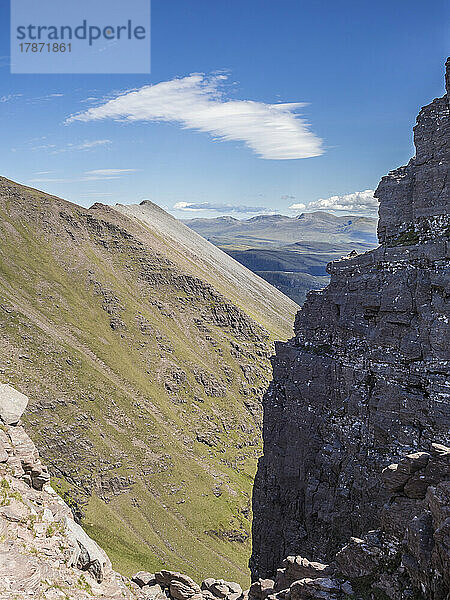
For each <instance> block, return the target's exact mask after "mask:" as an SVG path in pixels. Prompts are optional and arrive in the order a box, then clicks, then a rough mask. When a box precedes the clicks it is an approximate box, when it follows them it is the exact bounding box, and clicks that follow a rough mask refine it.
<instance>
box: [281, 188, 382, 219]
mask: <svg viewBox="0 0 450 600" xmlns="http://www.w3.org/2000/svg"><path fill="white" fill-rule="evenodd" d="M289 208H290V209H291V210H304V209H305V208H307V209H308V210H332V211H338V212H342V211H344V212H354V213H363V214H367V215H373V214H376V212H377V210H378V200H376V198H374V190H364V191H362V192H353V193H352V194H344V195H343V196H330V197H329V198H319V199H318V200H314V201H313V202H310V203H309V204H308V206H307V207H306V206H305V204H291V206H290V207H289Z"/></svg>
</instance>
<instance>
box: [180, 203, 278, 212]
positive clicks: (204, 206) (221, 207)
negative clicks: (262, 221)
mask: <svg viewBox="0 0 450 600" xmlns="http://www.w3.org/2000/svg"><path fill="white" fill-rule="evenodd" d="M173 208H174V210H182V211H185V212H199V211H205V210H212V211H214V212H219V213H230V212H231V213H249V214H254V213H267V212H270V213H272V212H273V210H270V209H268V208H267V207H265V206H245V205H243V204H221V203H214V202H177V203H176V204H174V206H173Z"/></svg>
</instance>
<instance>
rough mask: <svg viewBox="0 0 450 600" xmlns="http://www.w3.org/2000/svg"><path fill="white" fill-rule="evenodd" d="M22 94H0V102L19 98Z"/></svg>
mask: <svg viewBox="0 0 450 600" xmlns="http://www.w3.org/2000/svg"><path fill="white" fill-rule="evenodd" d="M22 96H23V94H7V95H6V96H0V102H1V103H3V102H12V101H13V100H16V99H17V98H21V97H22Z"/></svg>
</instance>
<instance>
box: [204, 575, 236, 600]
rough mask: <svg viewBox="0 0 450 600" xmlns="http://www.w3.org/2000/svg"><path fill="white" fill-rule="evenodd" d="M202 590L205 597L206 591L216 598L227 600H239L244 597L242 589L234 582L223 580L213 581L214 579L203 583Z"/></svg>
mask: <svg viewBox="0 0 450 600" xmlns="http://www.w3.org/2000/svg"><path fill="white" fill-rule="evenodd" d="M201 589H202V592H203V596H205V591H206V592H209V593H210V594H212V596H213V597H214V598H220V599H222V598H223V599H226V600H238V598H240V597H241V596H242V588H241V586H240V585H239V584H238V583H234V582H233V581H224V580H223V579H213V578H212V577H210V578H208V579H205V580H204V581H203V582H202V585H201Z"/></svg>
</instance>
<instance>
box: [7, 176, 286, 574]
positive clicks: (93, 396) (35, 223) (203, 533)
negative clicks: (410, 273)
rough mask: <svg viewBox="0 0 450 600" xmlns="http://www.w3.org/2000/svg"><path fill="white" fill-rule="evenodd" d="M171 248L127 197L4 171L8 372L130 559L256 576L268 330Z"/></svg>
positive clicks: (73, 491) (130, 567) (55, 464)
mask: <svg viewBox="0 0 450 600" xmlns="http://www.w3.org/2000/svg"><path fill="white" fill-rule="evenodd" d="M169 255H170V258H171V260H172V261H174V260H176V255H177V250H176V249H174V248H168V247H167V244H166V243H165V242H164V240H162V239H160V238H158V236H157V235H155V234H154V233H153V234H152V233H151V232H149V231H148V230H145V229H144V228H142V227H141V226H139V225H138V223H133V222H131V221H129V220H128V219H127V218H126V217H123V216H121V215H118V214H117V213H115V212H113V211H110V210H108V209H106V208H98V209H97V210H91V211H87V210H85V209H81V208H79V207H77V206H75V205H72V204H69V203H66V202H64V201H62V200H59V199H55V198H52V197H49V196H46V195H45V194H43V193H41V192H37V191H35V190H30V189H29V188H24V187H23V186H18V185H16V184H13V183H12V182H9V181H8V180H4V179H0V336H1V342H2V343H1V345H0V380H1V381H2V382H10V383H11V384H13V385H15V386H16V387H17V388H18V389H20V390H22V391H24V392H25V393H27V394H28V395H29V396H30V400H31V402H30V407H29V409H28V411H27V413H26V415H25V420H26V423H27V426H28V427H29V428H30V430H31V431H32V433H33V437H34V440H35V441H36V443H37V444H38V446H39V448H40V450H41V452H42V453H43V455H44V457H45V459H46V460H47V462H48V463H49V464H50V465H51V468H52V472H53V474H54V475H55V478H54V482H55V485H57V486H58V487H59V488H60V490H61V493H63V494H68V497H70V498H71V499H72V500H73V501H74V502H77V503H78V504H79V506H81V507H82V510H83V513H84V520H83V522H84V525H85V527H86V528H87V529H88V531H89V533H90V534H91V535H92V536H93V537H94V538H96V539H97V540H98V541H99V542H100V543H101V544H102V545H103V547H104V548H105V549H106V550H107V551H108V553H109V554H110V556H111V558H112V560H113V562H114V564H115V566H116V568H117V569H118V570H120V571H122V572H124V573H127V574H130V573H131V572H133V571H136V570H138V569H148V570H152V569H158V568H160V567H163V566H165V567H168V568H175V569H177V570H181V571H184V572H186V573H189V574H191V575H192V576H194V577H196V578H198V579H200V578H201V577H204V576H206V575H209V576H222V577H225V578H229V579H234V580H237V581H240V582H241V583H243V584H245V583H247V582H248V575H247V569H246V563H247V559H248V556H249V553H250V540H249V538H248V534H249V531H250V521H249V520H250V511H249V506H250V493H251V484H252V478H253V475H254V471H255V466H256V458H257V455H258V454H259V451H260V434H259V428H258V419H259V404H258V398H259V397H260V395H261V392H262V390H263V388H264V386H265V385H266V384H267V379H268V377H269V374H270V370H269V365H268V360H267V348H268V340H267V337H266V336H265V335H264V333H263V331H262V330H261V328H260V327H258V326H257V325H256V324H255V323H253V322H251V321H250V320H249V319H245V317H244V316H243V315H242V313H241V312H240V311H239V310H237V309H236V308H235V306H234V305H232V304H229V303H227V301H226V300H225V299H224V298H221V297H220V296H218V295H217V294H216V293H215V292H214V290H211V289H210V287H208V286H205V285H204V284H202V282H199V281H196V280H194V279H193V278H192V277H190V276H188V275H186V272H188V273H190V272H191V273H192V269H191V270H189V269H187V268H185V267H186V265H183V261H182V260H181V259H180V260H179V261H178V264H175V263H174V262H169V261H168V260H167V256H169ZM221 291H224V290H221ZM234 295H235V297H237V296H238V295H239V294H238V292H236V290H234ZM242 304H243V305H245V302H244V301H243V302H242ZM243 307H244V306H243ZM253 311H254V307H253ZM293 312H294V311H292V313H293ZM230 315H231V316H230ZM253 316H254V317H255V318H256V317H257V315H255V314H253ZM291 316H292V317H293V314H292V315H291ZM283 318H284V319H285V320H286V321H288V320H289V315H286V314H284V315H283ZM260 320H261V322H264V324H265V325H266V327H267V326H269V327H270V325H271V323H272V322H273V319H272V318H268V316H267V315H264V314H262V315H261V318H260ZM277 327H278V330H276V328H275V327H274V328H273V329H272V331H271V333H272V334H273V335H277V336H280V334H281V336H282V337H286V338H287V337H288V336H289V335H290V331H288V330H287V329H284V330H283V327H282V326H281V325H279V324H277ZM280 329H281V331H280ZM202 379H203V383H202V381H201V380H202ZM222 390H225V391H223V392H222ZM221 393H223V394H224V395H223V396H222V395H211V394H221ZM199 440H200V441H199Z"/></svg>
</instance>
